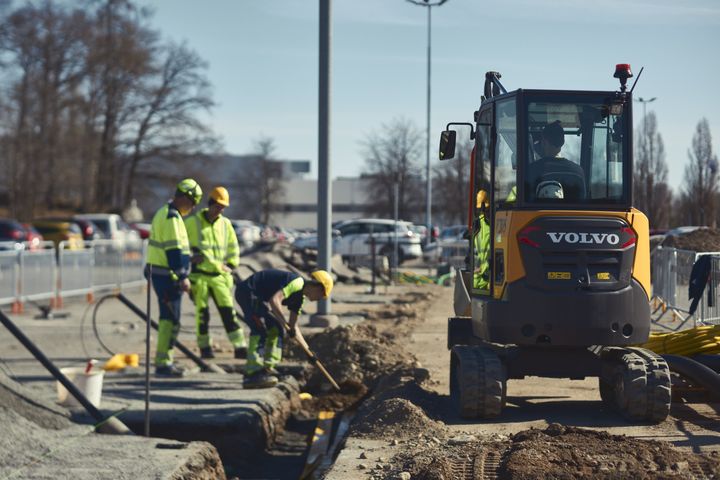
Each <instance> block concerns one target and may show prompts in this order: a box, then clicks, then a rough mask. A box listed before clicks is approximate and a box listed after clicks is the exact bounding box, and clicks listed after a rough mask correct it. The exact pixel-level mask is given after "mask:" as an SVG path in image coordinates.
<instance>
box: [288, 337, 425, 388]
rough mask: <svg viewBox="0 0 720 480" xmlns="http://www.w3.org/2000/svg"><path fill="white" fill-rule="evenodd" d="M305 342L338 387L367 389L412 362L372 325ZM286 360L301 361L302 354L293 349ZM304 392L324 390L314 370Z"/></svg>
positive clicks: (319, 375)
mask: <svg viewBox="0 0 720 480" xmlns="http://www.w3.org/2000/svg"><path fill="white" fill-rule="evenodd" d="M307 341H308V344H309V345H310V349H311V350H312V351H313V352H315V355H317V357H318V358H319V359H320V361H321V362H322V363H323V365H324V366H325V368H327V370H328V371H329V372H330V374H331V375H332V376H333V378H334V379H335V381H336V382H338V384H344V383H347V382H353V383H362V384H365V385H371V384H372V383H373V382H374V381H375V380H376V379H377V378H379V377H380V376H382V375H386V374H388V373H390V372H392V371H394V370H397V369H399V368H402V367H403V366H406V365H410V364H412V363H413V362H414V361H415V359H414V358H413V357H412V356H411V355H409V354H408V353H406V352H404V351H402V350H401V349H398V348H397V345H396V342H397V339H396V336H395V335H394V334H392V333H390V332H385V333H384V332H381V331H380V330H379V329H378V328H377V327H376V326H374V325H365V324H360V325H351V326H341V327H337V328H334V329H331V330H326V331H324V332H322V333H320V334H317V335H313V336H311V337H308V338H307ZM288 357H294V358H299V359H302V358H304V354H303V353H302V352H301V351H300V350H299V349H298V348H297V347H295V346H293V347H291V348H290V350H289V354H288ZM306 388H307V389H308V390H310V391H322V390H323V389H327V380H326V379H325V377H323V376H322V374H321V373H320V372H319V371H318V370H314V371H313V372H312V373H311V374H310V378H309V379H308V382H307V385H306Z"/></svg>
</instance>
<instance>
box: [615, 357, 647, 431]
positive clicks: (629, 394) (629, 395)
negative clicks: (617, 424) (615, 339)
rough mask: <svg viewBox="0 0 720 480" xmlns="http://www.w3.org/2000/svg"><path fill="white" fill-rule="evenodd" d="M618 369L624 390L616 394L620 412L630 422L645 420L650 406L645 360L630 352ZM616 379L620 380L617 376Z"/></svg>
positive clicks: (623, 358)
mask: <svg viewBox="0 0 720 480" xmlns="http://www.w3.org/2000/svg"><path fill="white" fill-rule="evenodd" d="M618 369H619V373H621V381H622V389H618V391H617V392H616V394H617V399H618V405H619V407H620V411H621V412H622V414H623V415H624V416H625V418H627V419H628V420H632V421H642V420H645V415H646V413H647V405H648V402H647V400H648V395H647V374H646V364H645V360H644V359H643V358H642V357H641V356H640V355H638V354H636V353H634V352H628V353H625V354H624V355H623V356H622V358H621V359H620V365H618ZM615 379H616V381H617V380H618V378H617V376H616V377H615ZM616 388H617V387H616Z"/></svg>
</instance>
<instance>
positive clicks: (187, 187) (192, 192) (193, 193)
mask: <svg viewBox="0 0 720 480" xmlns="http://www.w3.org/2000/svg"><path fill="white" fill-rule="evenodd" d="M177 191H178V193H180V194H183V195H187V196H188V197H190V199H191V200H192V201H193V203H194V204H195V205H197V204H198V203H200V199H202V188H200V184H199V183H198V182H196V181H195V180H193V179H192V178H186V179H184V180H181V181H180V183H178V184H177Z"/></svg>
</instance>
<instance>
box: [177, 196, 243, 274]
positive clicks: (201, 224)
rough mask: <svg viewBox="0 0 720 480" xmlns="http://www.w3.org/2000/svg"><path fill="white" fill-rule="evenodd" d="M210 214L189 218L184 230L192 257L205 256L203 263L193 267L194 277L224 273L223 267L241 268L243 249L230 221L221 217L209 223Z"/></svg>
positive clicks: (204, 211) (198, 213) (195, 215)
mask: <svg viewBox="0 0 720 480" xmlns="http://www.w3.org/2000/svg"><path fill="white" fill-rule="evenodd" d="M207 211H208V209H207V208H205V209H202V210H200V211H199V212H197V213H195V214H194V215H191V216H189V217H187V218H186V219H185V227H186V228H187V232H188V238H189V240H190V249H191V250H192V252H193V254H195V253H199V254H201V255H202V256H203V261H202V263H198V264H194V265H193V269H192V271H193V273H205V274H210V275H217V274H219V273H223V272H224V269H223V265H228V266H230V267H231V268H234V267H237V266H238V264H239V263H240V246H239V245H238V241H237V236H236V235H235V229H233V226H232V223H230V220H228V219H227V218H225V217H223V216H222V215H220V216H218V218H216V219H215V221H214V222H213V223H210V222H209V221H208V219H207Z"/></svg>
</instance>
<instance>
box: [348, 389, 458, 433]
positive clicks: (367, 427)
mask: <svg viewBox="0 0 720 480" xmlns="http://www.w3.org/2000/svg"><path fill="white" fill-rule="evenodd" d="M352 432H353V434H355V435H358V436H369V437H374V438H377V437H394V438H407V437H417V436H418V435H421V434H422V435H432V436H434V437H435V438H437V437H444V436H445V435H444V434H445V427H444V425H443V424H441V423H440V422H437V421H435V420H431V419H430V418H429V417H428V416H427V415H426V414H425V412H424V411H423V410H422V409H421V408H420V407H418V406H417V405H415V404H414V403H412V402H410V401H408V400H405V399H403V398H388V399H387V400H383V401H382V402H379V403H377V404H376V406H375V408H374V409H373V410H372V411H370V412H369V413H368V414H367V415H365V416H363V418H362V421H360V422H356V423H355V424H354V425H353V429H352Z"/></svg>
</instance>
